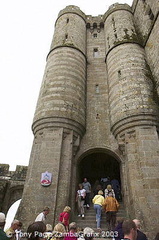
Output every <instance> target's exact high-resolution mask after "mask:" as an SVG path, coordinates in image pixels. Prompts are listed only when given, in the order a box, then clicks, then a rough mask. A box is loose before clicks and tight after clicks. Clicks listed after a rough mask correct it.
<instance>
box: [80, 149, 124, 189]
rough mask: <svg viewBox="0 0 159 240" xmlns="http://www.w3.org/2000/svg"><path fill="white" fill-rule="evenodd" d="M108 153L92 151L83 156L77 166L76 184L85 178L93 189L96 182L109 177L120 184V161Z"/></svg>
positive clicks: (99, 150)
mask: <svg viewBox="0 0 159 240" xmlns="http://www.w3.org/2000/svg"><path fill="white" fill-rule="evenodd" d="M110 153H111V152H109V153H108V151H107V150H104V149H94V150H92V151H88V152H87V153H85V154H83V155H82V156H81V158H80V160H79V161H78V165H77V182H78V183H79V182H81V181H83V178H84V177H87V178H88V180H89V181H90V183H91V185H92V187H93V186H94V184H95V182H96V181H97V180H99V181H100V180H101V178H104V177H110V179H114V178H115V179H117V180H118V181H119V182H120V183H121V178H120V160H119V159H117V158H115V157H114V156H113V154H110Z"/></svg>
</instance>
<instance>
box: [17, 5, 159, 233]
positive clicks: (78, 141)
mask: <svg viewBox="0 0 159 240" xmlns="http://www.w3.org/2000/svg"><path fill="white" fill-rule="evenodd" d="M146 9H147V10H146ZM157 9H158V1H157V0H154V1H149V4H148V3H147V1H136V0H135V1H134V2H133V6H132V8H131V7H130V6H129V5H127V4H114V5H113V6H111V7H110V8H109V9H108V11H107V12H106V13H105V14H104V15H99V16H97V17H93V16H90V15H89V16H87V15H85V13H83V12H82V11H81V10H80V9H79V8H78V7H76V6H72V5H71V6H67V7H66V8H65V9H63V10H61V11H60V13H59V15H58V18H57V21H56V24H55V32H54V37H53V41H52V43H51V48H50V51H49V54H48V56H47V64H46V69H45V72H44V78H43V81H42V85H41V89H40V94H39V99H38V102H37V107H36V111H35V115H34V120H33V125H32V129H33V133H34V142H33V147H32V152H31V156H30V163H29V167H28V172H27V177H26V183H25V188H24V192H23V196H22V201H21V203H20V207H19V210H18V218H20V219H21V220H22V222H23V223H24V226H27V225H28V223H29V222H31V221H33V220H34V219H35V216H36V215H37V214H38V213H39V212H41V211H42V209H43V208H44V206H50V208H51V213H50V214H49V216H48V220H49V222H50V223H51V224H55V223H56V221H57V218H58V214H59V212H60V211H62V210H63V207H64V206H65V205H66V204H69V205H70V204H71V206H72V207H73V206H74V200H75V192H76V186H77V183H78V182H79V181H81V180H82V178H83V177H84V176H85V175H87V177H88V178H89V180H90V181H91V183H92V184H93V183H94V181H95V180H96V179H97V178H100V177H103V175H104V176H105V174H106V175H110V176H112V175H113V174H115V176H116V177H117V178H118V179H119V180H120V182H121V185H122V195H123V200H124V204H125V207H126V209H127V212H128V215H129V216H130V217H131V218H139V219H140V220H141V221H142V222H143V225H144V227H145V231H147V232H150V233H152V234H153V233H154V232H155V231H157V226H158V224H159V218H158V216H159V208H158V198H159V177H158V172H159V154H158V153H159V138H158V128H159V124H158V123H159V101H158V99H159V95H158V90H157V89H158V82H159V79H158V77H159V75H158V64H157V63H158V62H159V56H158V54H157V52H158V51H157V49H158V48H159V44H158V42H157V41H156V39H158V38H157V37H158V36H157V30H156V29H158V28H159V21H157V20H158V17H159V16H158V11H157ZM145 11H146V12H147V14H145ZM149 13H150V14H149ZM143 22H144V24H143ZM152 45H153V47H152ZM90 149H91V150H90ZM104 149H105V150H104ZM106 149H111V150H106ZM117 156H120V158H119V157H117ZM121 159H122V162H121ZM45 172H48V173H49V174H48V176H50V174H51V175H52V182H51V184H50V185H49V186H44V185H41V182H40V179H41V175H42V174H43V173H45ZM48 176H47V177H48ZM151 238H152V237H151Z"/></svg>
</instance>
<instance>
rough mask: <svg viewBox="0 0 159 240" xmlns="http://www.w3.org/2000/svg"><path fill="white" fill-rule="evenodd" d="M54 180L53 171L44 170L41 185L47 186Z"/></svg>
mask: <svg viewBox="0 0 159 240" xmlns="http://www.w3.org/2000/svg"><path fill="white" fill-rule="evenodd" d="M51 181H52V173H49V172H47V171H46V172H44V173H42V174H41V185H42V186H44V187H46V186H49V185H50V184H51Z"/></svg>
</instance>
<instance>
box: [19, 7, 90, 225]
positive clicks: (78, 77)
mask: <svg viewBox="0 0 159 240" xmlns="http://www.w3.org/2000/svg"><path fill="white" fill-rule="evenodd" d="M85 53H86V24H85V15H84V13H82V11H81V10H80V9H79V8H78V7H76V6H68V7H66V8H65V9H64V10H62V11H61V12H60V13H59V15H58V18H57V21H56V24H55V32H54V37H53V41H52V44H51V48H50V51H49V54H48V56H47V64H46V68H45V72H44V77H43V81H42V85H41V90H40V94H39V99H38V102H37V107H36V111H35V115H34V120H33V125H32V129H33V133H34V136H35V138H34V142H33V148H32V152H31V158H30V162H29V168H28V173H27V178H26V184H25V188H24V192H23V197H22V201H21V204H20V207H19V210H18V216H20V219H21V220H22V222H23V223H24V228H25V226H27V225H28V223H29V222H33V221H34V219H35V217H36V215H37V214H39V213H40V212H42V210H43V208H44V207H45V206H48V207H50V209H51V212H50V214H49V215H48V217H47V218H48V222H50V223H51V224H54V223H55V222H56V221H58V215H59V212H61V211H62V209H63V208H64V206H65V205H68V204H69V199H70V197H71V189H70V186H71V185H70V183H71V172H72V158H73V155H74V154H75V152H76V151H77V149H78V147H79V143H80V139H81V137H82V136H83V134H84V132H85V118H86V113H85V111H86V109H85V106H86V104H85V100H86V96H85V94H86V56H85ZM45 172H48V173H49V175H50V174H51V177H52V182H51V185H49V186H47V187H44V186H43V185H42V184H41V183H40V180H41V176H42V173H45ZM31 176H34V177H31ZM59 199H60V201H59ZM18 216H17V217H18Z"/></svg>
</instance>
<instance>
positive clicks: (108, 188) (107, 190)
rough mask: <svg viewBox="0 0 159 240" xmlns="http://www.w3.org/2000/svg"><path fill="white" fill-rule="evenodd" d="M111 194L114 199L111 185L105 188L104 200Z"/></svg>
mask: <svg viewBox="0 0 159 240" xmlns="http://www.w3.org/2000/svg"><path fill="white" fill-rule="evenodd" d="M110 192H111V193H112V196H113V197H114V198H115V193H114V190H113V188H112V186H111V185H107V188H106V189H105V192H104V193H105V198H106V197H108V195H109V193H110Z"/></svg>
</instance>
